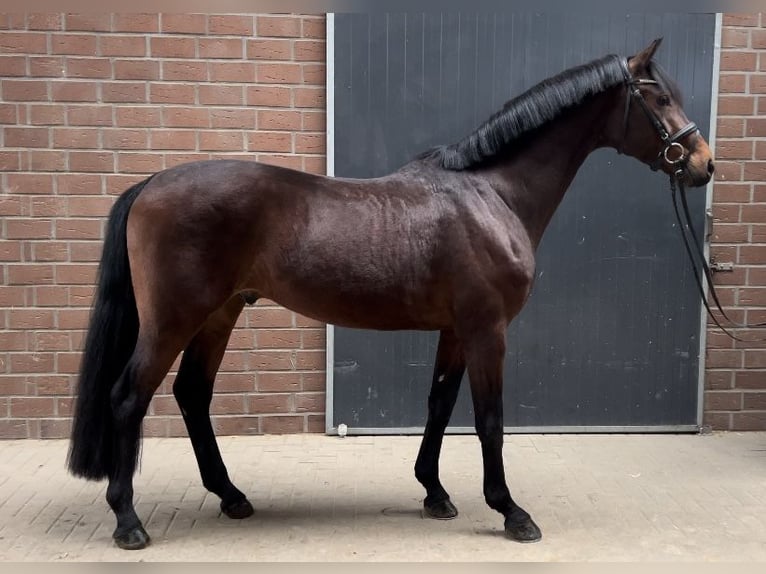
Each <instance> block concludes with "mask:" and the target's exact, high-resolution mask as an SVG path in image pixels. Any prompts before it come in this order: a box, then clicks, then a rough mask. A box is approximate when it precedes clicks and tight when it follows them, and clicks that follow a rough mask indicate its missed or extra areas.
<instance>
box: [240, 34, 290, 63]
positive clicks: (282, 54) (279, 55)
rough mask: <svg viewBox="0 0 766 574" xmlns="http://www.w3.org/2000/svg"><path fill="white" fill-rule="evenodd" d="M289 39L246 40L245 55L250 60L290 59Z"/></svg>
mask: <svg viewBox="0 0 766 574" xmlns="http://www.w3.org/2000/svg"><path fill="white" fill-rule="evenodd" d="M292 54H293V48H292V41H290V40H273V39H269V40H264V39H258V40H248V42H247V57H248V58H250V59H251V60H292Z"/></svg>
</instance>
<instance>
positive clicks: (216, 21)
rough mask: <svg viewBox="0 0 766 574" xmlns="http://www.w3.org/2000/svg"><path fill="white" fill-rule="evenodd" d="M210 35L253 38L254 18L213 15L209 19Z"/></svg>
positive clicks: (249, 16)
mask: <svg viewBox="0 0 766 574" xmlns="http://www.w3.org/2000/svg"><path fill="white" fill-rule="evenodd" d="M207 26H208V34H222V35H226V36H252V34H253V30H254V26H253V16H251V15H241V16H240V15H211V16H208V19H207Z"/></svg>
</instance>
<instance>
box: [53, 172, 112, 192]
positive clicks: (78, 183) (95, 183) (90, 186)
mask: <svg viewBox="0 0 766 574" xmlns="http://www.w3.org/2000/svg"><path fill="white" fill-rule="evenodd" d="M57 180H58V181H57V184H58V193H59V194H61V195H73V194H75V195H98V194H100V193H101V190H102V187H103V184H102V180H101V176H100V175H91V174H61V175H58V176H57Z"/></svg>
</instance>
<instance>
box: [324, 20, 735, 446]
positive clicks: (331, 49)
mask: <svg viewBox="0 0 766 574" xmlns="http://www.w3.org/2000/svg"><path fill="white" fill-rule="evenodd" d="M722 23H723V13H721V12H717V13H716V14H715V30H714V34H715V36H714V42H713V73H712V86H711V98H710V133H709V136H708V144H709V146H710V150H711V151H712V152H713V154H715V142H716V131H717V118H718V92H719V87H718V86H719V81H720V75H721V29H722ZM326 59H327V61H326V66H325V70H326V114H327V116H326V117H327V120H326V121H327V128H326V132H327V148H326V149H327V163H326V174H327V175H328V176H330V177H334V176H335V14H334V13H332V12H328V13H327V14H326ZM713 185H714V182H713V180H712V179H711V180H710V182H709V183H708V184H707V186H706V187H705V211H706V213H707V214H710V213H711V210H712V206H713ZM710 223H711V219H710V217H709V216H708V217H706V218H705V232H704V241H703V251H704V254H705V259H706V260H707V259H709V257H710V233H711V229H710ZM703 286H704V290H705V296H706V297H707V295H708V287H707V284H704V285H703ZM326 338H327V343H326V362H325V386H326V395H325V434H328V435H337V434H338V428H337V427H336V426H335V425H334V421H333V418H334V404H333V400H334V398H335V395H334V387H333V379H334V377H333V374H334V364H335V327H334V326H333V325H331V324H329V323H328V324H327V326H326ZM699 343H700V345H699V361H698V365H699V372H698V376H697V422H696V424H690V425H656V426H649V425H624V426H620V425H617V426H587V425H567V426H524V427H514V426H504V427H503V432H504V433H506V434H541V433H624V432H630V433H668V432H699V431H700V430H701V429H702V427H703V418H704V415H705V358H706V356H705V355H706V353H705V350H706V345H707V311H706V309H705V307H704V305H702V306H700V336H699ZM424 428H425V427H422V426H417V427H399V428H374V427H366V428H350V429H349V434H352V435H419V434H423V430H424ZM446 433H447V434H474V433H475V430H474V428H473V427H447V430H446Z"/></svg>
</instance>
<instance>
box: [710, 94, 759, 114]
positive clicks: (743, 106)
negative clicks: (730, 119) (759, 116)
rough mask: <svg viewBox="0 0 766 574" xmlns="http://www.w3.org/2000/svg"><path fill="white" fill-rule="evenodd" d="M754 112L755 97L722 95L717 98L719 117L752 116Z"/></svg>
mask: <svg viewBox="0 0 766 574" xmlns="http://www.w3.org/2000/svg"><path fill="white" fill-rule="evenodd" d="M754 111H755V97H753V96H739V95H737V96H732V95H722V96H719V97H718V114H719V116H752V115H753V113H754Z"/></svg>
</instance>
